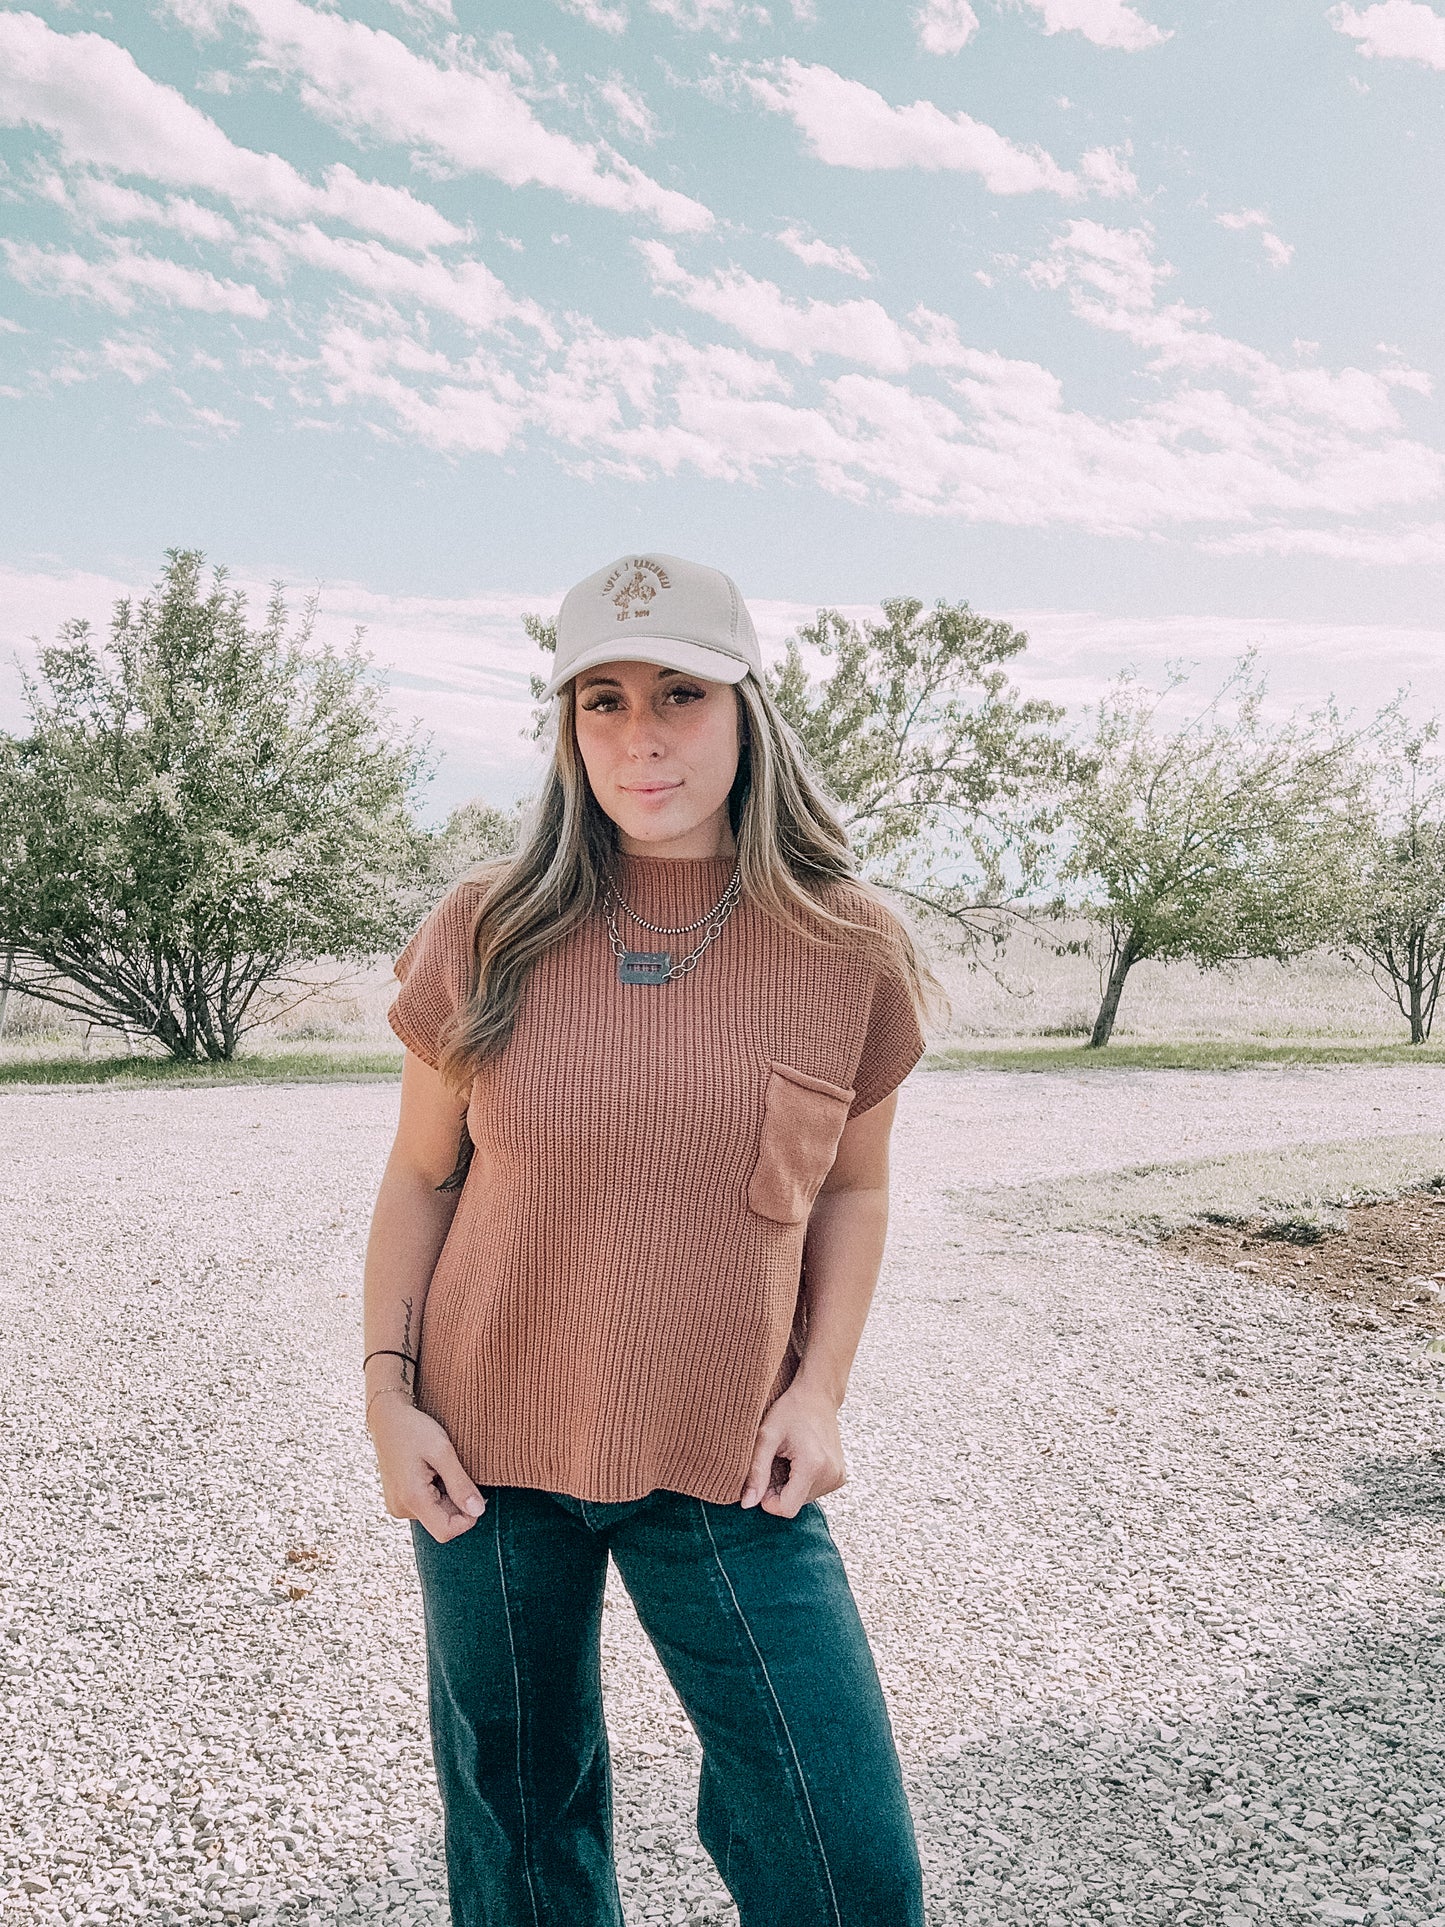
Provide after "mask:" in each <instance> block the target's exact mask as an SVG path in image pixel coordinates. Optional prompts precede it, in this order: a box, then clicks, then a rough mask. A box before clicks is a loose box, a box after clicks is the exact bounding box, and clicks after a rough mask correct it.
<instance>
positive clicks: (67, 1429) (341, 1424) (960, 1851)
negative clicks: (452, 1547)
mask: <svg viewBox="0 0 1445 1927" xmlns="http://www.w3.org/2000/svg"><path fill="white" fill-rule="evenodd" d="M1442 1100H1445V1084H1441V1083H1440V1082H1439V1074H1438V1073H1435V1072H1432V1071H1429V1070H1423V1069H1422V1070H1419V1071H1413V1070H1408V1069H1401V1070H1396V1069H1389V1070H1372V1069H1341V1070H1316V1071H1302V1072H1285V1073H1281V1072H1277V1071H1276V1072H1268V1071H1265V1072H1239V1073H1229V1074H1214V1075H1191V1074H1184V1073H1179V1074H1175V1073H1167V1074H1166V1073H1155V1074H1152V1075H1149V1076H1141V1075H1130V1074H1126V1073H1111V1072H1093V1073H1089V1074H1087V1075H1075V1076H1068V1075H1057V1076H1054V1075H1050V1076H1038V1077H1012V1076H1006V1075H1000V1074H996V1073H970V1074H944V1073H932V1074H923V1073H920V1074H918V1075H917V1076H915V1078H914V1079H913V1080H912V1081H911V1082H910V1084H909V1086H908V1087H907V1088H906V1090H905V1092H904V1096H903V1102H902V1105H901V1109H900V1123H899V1128H898V1131H897V1134H896V1138H895V1145H896V1152H897V1155H896V1160H895V1176H894V1198H895V1204H894V1231H893V1237H892V1242H891V1247H890V1255H889V1260H888V1264H887V1267H886V1270H885V1274H884V1278H883V1281H882V1283H881V1285H880V1291H879V1298H878V1301H877V1304H876V1307H875V1311H874V1315H873V1318H872V1319H871V1321H870V1324H869V1328H868V1332H867V1334H866V1336H865V1340H864V1345H863V1349H862V1352H861V1354H860V1357H859V1362H858V1365H857V1368H856V1370H855V1373H854V1378H853V1388H852V1392H851V1394H850V1398H849V1402H848V1405H847V1407H846V1408H845V1414H844V1421H845V1442H846V1444H847V1448H848V1453H849V1460H850V1466H851V1471H852V1480H851V1482H850V1484H849V1485H848V1486H847V1487H846V1488H845V1489H844V1490H843V1491H842V1492H840V1493H838V1494H835V1495H833V1496H832V1497H830V1498H829V1499H828V1500H826V1501H825V1506H826V1509H827V1511H828V1514H829V1519H830V1522H831V1524H832V1526H833V1529H834V1532H835V1534H836V1535H837V1537H838V1539H839V1541H840V1543H841V1545H842V1547H843V1550H844V1554H845V1557H846V1559H847V1561H848V1564H849V1569H850V1572H851V1574H852V1576H853V1581H854V1585H855V1589H856V1591H857V1593H858V1596H859V1601H860V1604H861V1606H862V1609H863V1612H864V1616H865V1618H866V1620H867V1622H868V1625H869V1630H870V1633H871V1634H872V1637H873V1640H874V1646H875V1651H876V1652H877V1655H878V1659H879V1665H880V1670H881V1672H882V1674H883V1679H884V1685H885V1688H886V1690H887V1693H888V1696H889V1700H890V1703H891V1705H892V1708H893V1713H894V1720H895V1726H896V1729H897V1732H898V1738H899V1744H900V1748H901V1751H902V1753H903V1758H904V1764H905V1769H906V1772H907V1775H908V1780H909V1787H910V1793H911V1796H912V1799H913V1802H914V1807H915V1812H916V1815H917V1819H918V1825H919V1832H920V1839H921V1844H922V1847H923V1852H924V1858H925V1866H926V1879H927V1893H928V1908H929V1921H930V1923H931V1927H935V1924H938V1923H943V1922H950V1923H953V1922H959V1923H972V1922H978V1923H981V1924H982V1923H988V1924H989V1927H992V1924H993V1923H995V1922H1019V1923H1027V1924H1028V1927H1063V1924H1064V1923H1068V1924H1070V1927H1072V1923H1075V1922H1079V1923H1082V1922H1086V1921H1096V1920H1101V1921H1109V1920H1124V1921H1128V1922H1129V1923H1131V1927H1132V1924H1133V1923H1145V1922H1153V1921H1171V1922H1173V1921H1178V1922H1190V1921H1198V1922H1210V1923H1215V1922H1218V1923H1223V1927H1240V1924H1241V1923H1243V1922H1244V1921H1250V1922H1255V1923H1259V1924H1260V1927H1275V1923H1279V1924H1280V1927H1285V1924H1286V1923H1293V1922H1296V1921H1317V1920H1325V1921H1331V1920H1337V1921H1356V1920H1358V1921H1363V1920H1371V1921H1375V1922H1381V1923H1385V1922H1388V1923H1397V1922H1400V1923H1404V1922H1408V1923H1424V1922H1429V1923H1432V1924H1433V1927H1445V1864H1442V1861H1441V1859H1440V1858H1439V1857H1437V1855H1438V1854H1439V1853H1440V1852H1442V1851H1445V1849H1441V1848H1437V1844H1436V1843H1437V1842H1441V1841H1445V1770H1442V1769H1445V1721H1442V1711H1445V1709H1442V1706H1441V1700H1442V1697H1445V1675H1442V1658H1445V1647H1442V1645H1441V1643H1440V1642H1441V1641H1442V1639H1445V1598H1442V1594H1441V1581H1442V1577H1445V1557H1442V1555H1445V1436H1442V1419H1441V1413H1442V1410H1445V1408H1442V1406H1441V1404H1440V1402H1439V1400H1438V1398H1437V1397H1436V1396H1435V1392H1434V1385H1433V1383H1432V1373H1433V1372H1434V1371H1435V1370H1436V1368H1435V1366H1434V1365H1433V1364H1432V1362H1431V1361H1429V1360H1427V1359H1426V1357H1425V1355H1424V1352H1423V1349H1422V1346H1421V1342H1420V1341H1419V1340H1418V1339H1411V1338H1409V1337H1407V1336H1402V1335H1399V1334H1395V1333H1391V1332H1379V1333H1372V1334H1367V1335H1361V1334H1359V1333H1357V1332H1346V1331H1345V1330H1343V1329H1342V1328H1341V1327H1340V1326H1338V1325H1337V1323H1336V1322H1335V1320H1334V1319H1333V1317H1332V1315H1331V1314H1330V1313H1328V1312H1326V1311H1325V1310H1323V1309H1320V1308H1317V1307H1314V1306H1312V1305H1310V1304H1307V1303H1305V1302H1303V1301H1301V1300H1298V1299H1295V1298H1290V1299H1289V1300H1288V1301H1286V1300H1284V1299H1283V1298H1281V1296H1280V1295H1279V1294H1278V1293H1277V1292H1276V1291H1275V1290H1274V1289H1273V1288H1271V1287H1268V1286H1266V1285H1264V1284H1262V1283H1260V1282H1259V1281H1257V1280H1250V1279H1248V1278H1245V1277H1237V1276H1221V1275H1220V1274H1218V1273H1211V1272H1205V1271H1203V1270H1202V1269H1200V1268H1198V1267H1196V1266H1192V1265H1186V1264H1172V1265H1171V1264H1170V1263H1168V1262H1167V1261H1165V1260H1164V1259H1162V1258H1161V1257H1160V1256H1159V1255H1158V1254H1156V1253H1155V1252H1154V1251H1152V1250H1150V1249H1149V1248H1147V1247H1144V1246H1141V1245H1137V1244H1129V1243H1124V1242H1120V1241H1111V1240H1106V1239H1102V1238H1099V1237H1094V1236H1089V1235H1084V1234H1077V1233H1076V1234H1066V1235H1058V1234H1057V1233H1053V1234H1048V1235H1045V1234H1043V1233H1030V1232H1029V1231H1027V1230H1026V1229H1020V1228H1019V1225H1018V1224H1017V1222H1013V1223H1007V1224H1005V1223H989V1222H984V1221H980V1220H979V1219H978V1218H977V1217H975V1216H973V1215H971V1213H973V1212H975V1211H976V1210H977V1209H978V1208H979V1207H978V1204H977V1202H976V1200H974V1201H972V1202H970V1201H968V1200H967V1197H966V1192H967V1187H970V1186H978V1185H984V1184H987V1183H990V1182H995V1183H996V1182H998V1181H1000V1180H1005V1181H1010V1182H1014V1183H1034V1184H1044V1185H1046V1184H1048V1183H1049V1182H1051V1181H1054V1180H1058V1179H1062V1178H1069V1179H1071V1180H1074V1179H1076V1178H1077V1175H1078V1174H1079V1173H1081V1172H1088V1171H1091V1170H1100V1171H1105V1170H1111V1169H1117V1168H1119V1167H1121V1166H1125V1165H1135V1164H1138V1163H1140V1162H1142V1161H1146V1160H1148V1159H1151V1158H1171V1157H1172V1158H1178V1157H1190V1156H1201V1157H1202V1156H1212V1155H1219V1154H1220V1153H1227V1152H1233V1151H1248V1150H1250V1149H1258V1148H1265V1147H1271V1148H1272V1147H1278V1146H1281V1145H1285V1144H1289V1143H1294V1142H1299V1141H1311V1142H1321V1141H1325V1140H1333V1139H1340V1138H1351V1137H1367V1136H1386V1135H1391V1134H1406V1133H1413V1134H1416V1135H1417V1136H1418V1134H1419V1133H1420V1132H1421V1131H1423V1130H1429V1129H1436V1128H1440V1127H1441V1125H1442V1121H1445V1117H1442V1114H1445V1102H1442ZM395 1101H396V1096H395V1089H394V1087H390V1086H385V1085H364V1086H363V1085H327V1086H315V1085H313V1086H293V1087H284V1088H275V1087H273V1088H255V1087H233V1088H229V1089H220V1090H209V1091H193V1092H178V1091H164V1090H148V1091H141V1092H119V1091H94V1090H90V1091H69V1092H55V1093H38V1092H13V1091H12V1092H9V1093H6V1094H4V1095H3V1096H0V1148H3V1151H4V1162H3V1167H0V1213H3V1221H4V1223H5V1224H6V1226H7V1230H8V1233H9V1235H8V1236H7V1238H6V1239H5V1241H4V1244H3V1247H0V1304H3V1315H4V1319H5V1328H6V1338H7V1342H6V1344H5V1346H4V1349H3V1352H0V1388H3V1389H0V1414H3V1418H0V1423H3V1458H0V1486H3V1490H4V1501H3V1522H0V1702H3V1708H4V1711H3V1719H0V1922H10V1921H15V1922H24V1923H27V1927H29V1923H40V1922H46V1923H59V1922H64V1923H67V1927H69V1923H81V1922H95V1923H100V1922H102V1921H124V1920H126V1919H133V1920H139V1921H143V1922H145V1923H147V1927H150V1924H151V1923H154V1924H155V1927H166V1923H170V1922H175V1923H182V1922H185V1923H190V1922H200V1921H206V1920H227V1921H229V1920H235V1919H254V1920H259V1921H263V1922H270V1921H286V1922H294V1921H300V1920H306V1919H310V1920H312V1921H314V1922H318V1923H319V1922H327V1923H330V1922H333V1921H348V1922H350V1921H356V1922H363V1921H364V1922H378V1921H381V1920H382V1919H386V1920H390V1921H393V1922H424V1921H439V1920H440V1919H441V1918H442V1912H443V1909H442V1901H441V1874H440V1866H439V1860H438V1851H437V1809H436V1796H435V1789H434V1784H433V1781H432V1778H431V1770H430V1761H429V1757H428V1754H427V1746H426V1734H425V1722H424V1706H423V1693H422V1686H423V1669H422V1655H421V1639H420V1628H419V1618H418V1611H417V1600H416V1588H415V1581H414V1577H413V1573H412V1567H411V1561H410V1551H409V1547H408V1544H407V1541H406V1538H405V1533H404V1528H402V1527H400V1526H398V1525H396V1524H394V1523H393V1522H391V1521H389V1520H387V1519H386V1517H385V1515H384V1514H383V1512H382V1510H381V1505H380V1499H379V1495H378V1492H377V1488H376V1485H375V1482H374V1479H373V1476H372V1472H371V1467H370V1460H369V1448H368V1446H367V1442H366V1439H365V1435H364V1433H363V1431H362V1428H361V1421H360V1403H359V1399H358V1397H357V1393H358V1389H359V1375H358V1373H357V1370H356V1363H355V1361H356V1358H357V1354H358V1344H357V1338H358V1328H359V1318H360V1296H359V1284H358V1268H359V1257H360V1251H361V1245H362V1240H363V1237H364V1232H365V1224H366V1218H367V1214H368V1211H369V1206H370V1199H371V1195H372V1191H373V1187H374V1185H375V1182H376V1179H377V1176H378V1175H379V1171H380V1167H381V1162H382V1159H383V1157H384V1155H385V1149H386V1145H387V1141H388V1136H389V1130H390V1124H391V1120H392V1117H393V1113H394V1107H395ZM1441 1263H1442V1266H1445V1255H1442V1259H1441ZM1441 1377H1442V1380H1445V1368H1442V1370H1441ZM288 1553H291V1554H298V1555H301V1556H300V1557H299V1558H295V1559H292V1560H290V1561H289V1562H288V1557H287V1555H288ZM278 1582H279V1583H278ZM303 1589H309V1590H304V1591H303ZM289 1591H294V1592H296V1593H297V1594H298V1595H300V1596H297V1597H295V1598H292V1597H289V1596H288V1592H289ZM606 1642H607V1677H608V1682H609V1701H608V1705H609V1719H610V1723H611V1726H612V1729H613V1734H614V1742H615V1747H616V1753H615V1767H616V1773H617V1783H618V1789H617V1790H618V1801H619V1814H618V1820H619V1838H618V1856H619V1862H620V1865H621V1869H622V1876H623V1884H624V1893H625V1896H626V1900H627V1910H628V1919H629V1922H633V1923H636V1922H643V1921H646V1922H654V1921H666V1922H669V1923H682V1922H684V1921H693V1922H702V1921H709V1922H712V1921H716V1922H723V1921H727V1920H732V1919H734V1918H735V1916H734V1915H733V1914H732V1912H731V1909H730V1908H728V1907H727V1906H726V1905H725V1904H724V1898H723V1895H722V1890H721V1887H720V1885H719V1883H718V1881H717V1879H716V1876H715V1874H714V1873H713V1870H712V1868H711V1865H710V1863H709V1862H708V1861H707V1860H706V1856H705V1855H703V1854H702V1853H701V1851H700V1849H699V1848H698V1847H697V1844H696V1840H695V1836H694V1834H693V1831H692V1825H691V1807H692V1799H693V1789H694V1777H695V1773H696V1765H697V1752H696V1744H695V1742H694V1740H693V1737H692V1734H691V1730H690V1729H689V1727H688V1726H687V1723H686V1721H685V1719H684V1718H683V1716H682V1714H681V1712H680V1711H679V1709H678V1708H677V1706H676V1703H675V1702H674V1701H673V1700H672V1698H671V1694H670V1689H668V1687H667V1685H666V1683H665V1681H664V1680H663V1678H662V1675H661V1671H660V1669H659V1667H658V1666H657V1663H656V1660H655V1659H654V1657H653V1655H652V1653H651V1650H650V1648H648V1647H647V1645H646V1642H645V1640H644V1639H643V1638H642V1635H641V1634H640V1632H639V1630H638V1628H637V1626H636V1623H635V1621H634V1619H633V1617H632V1614H631V1610H630V1607H629V1606H628V1604H627V1602H626V1599H625V1595H623V1594H622V1593H621V1591H620V1588H618V1587H617V1586H616V1585H615V1584H614V1585H613V1586H612V1587H611V1588H610V1590H609V1607H608V1616H607V1625H606ZM578 1927H584V1924H582V1923H579V1924H578Z"/></svg>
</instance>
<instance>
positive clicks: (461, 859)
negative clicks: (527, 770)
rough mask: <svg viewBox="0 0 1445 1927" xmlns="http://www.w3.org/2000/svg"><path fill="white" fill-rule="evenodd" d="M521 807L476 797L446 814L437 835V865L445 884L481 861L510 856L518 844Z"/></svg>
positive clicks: (453, 880) (452, 881)
mask: <svg viewBox="0 0 1445 1927" xmlns="http://www.w3.org/2000/svg"><path fill="white" fill-rule="evenodd" d="M521 814H522V813H521V810H520V808H517V807H514V808H512V809H509V810H499V809H497V808H496V807H495V806H494V805H493V804H491V803H483V802H482V801H481V800H480V799H474V800H473V801H472V802H470V803H462V804H460V805H459V806H458V807H457V808H456V809H454V810H453V811H452V813H451V815H450V816H449V817H448V818H447V820H446V823H445V825H444V827H443V828H442V830H441V831H440V833H439V835H438V839H437V843H438V849H437V869H438V875H439V879H440V881H441V882H442V883H443V884H452V883H455V882H456V881H457V879H458V878H459V877H463V876H465V875H466V874H467V872H468V870H471V869H474V868H475V867H476V865H477V864H479V863H486V862H488V861H489V860H490V859H491V858H492V857H498V856H507V855H509V854H510V853H511V851H513V850H515V849H516V847H517V840H518V831H519V828H520V824H521Z"/></svg>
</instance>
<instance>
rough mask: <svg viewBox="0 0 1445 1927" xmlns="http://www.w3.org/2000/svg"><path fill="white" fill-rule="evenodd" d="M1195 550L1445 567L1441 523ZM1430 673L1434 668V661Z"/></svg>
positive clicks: (1231, 539)
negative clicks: (1439, 565)
mask: <svg viewBox="0 0 1445 1927" xmlns="http://www.w3.org/2000/svg"><path fill="white" fill-rule="evenodd" d="M1200 547H1201V548H1203V549H1204V550H1205V551H1206V553H1208V554H1210V555H1318V556H1323V557H1325V558H1327V559H1328V560H1330V561H1332V562H1364V563H1372V564H1374V565H1375V566H1376V567H1385V568H1401V567H1405V566H1409V565H1412V564H1419V563H1422V562H1423V563H1432V564H1439V563H1441V562H1445V522H1415V523H1409V524H1406V525H1404V526H1401V525H1399V524H1398V523H1396V524H1391V526H1389V527H1387V528H1333V529H1320V528H1270V529H1247V530H1244V531H1243V532H1241V533H1240V534H1239V535H1230V536H1223V537H1221V538H1219V539H1218V540H1215V541H1210V542H1203V543H1201V544H1200ZM1432 667H1437V668H1438V660H1437V663H1436V664H1434V665H1432ZM1377 687H1378V685H1377Z"/></svg>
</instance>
